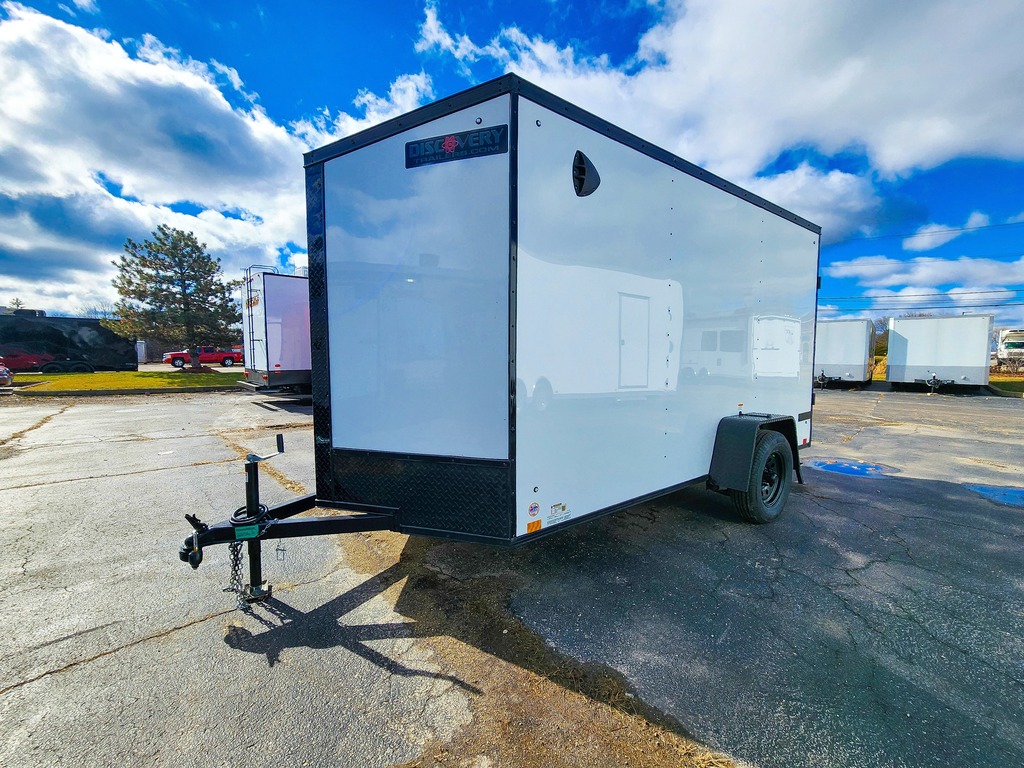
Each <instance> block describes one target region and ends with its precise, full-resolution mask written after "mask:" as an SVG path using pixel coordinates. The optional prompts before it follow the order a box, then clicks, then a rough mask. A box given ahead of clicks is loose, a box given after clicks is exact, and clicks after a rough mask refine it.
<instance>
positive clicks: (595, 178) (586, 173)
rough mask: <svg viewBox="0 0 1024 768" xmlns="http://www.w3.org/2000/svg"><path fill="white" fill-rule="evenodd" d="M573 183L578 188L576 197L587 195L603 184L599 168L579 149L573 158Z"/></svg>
mask: <svg viewBox="0 0 1024 768" xmlns="http://www.w3.org/2000/svg"><path fill="white" fill-rule="evenodd" d="M572 185H573V188H574V189H575V190H576V197H586V196H587V195H589V194H592V193H593V192H594V190H595V189H597V188H598V187H599V186H600V185H601V176H600V174H598V172H597V168H595V167H594V164H593V163H592V162H590V158H589V157H587V156H586V155H584V154H583V153H582V152H580V151H579V150H578V149H577V150H576V156H575V157H573V159H572Z"/></svg>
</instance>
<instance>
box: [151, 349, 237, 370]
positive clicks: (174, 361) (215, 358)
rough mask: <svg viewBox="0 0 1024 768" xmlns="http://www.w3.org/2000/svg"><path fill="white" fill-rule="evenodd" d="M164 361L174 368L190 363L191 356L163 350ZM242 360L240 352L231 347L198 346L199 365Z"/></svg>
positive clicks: (231, 363) (185, 353)
mask: <svg viewBox="0 0 1024 768" xmlns="http://www.w3.org/2000/svg"><path fill="white" fill-rule="evenodd" d="M164 362H165V363H170V364H171V365H173V366H174V367H175V368H184V367H185V366H186V365H191V364H192V356H191V355H190V354H189V353H188V352H186V351H181V352H165V353H164ZM241 362H242V353H241V352H238V351H236V350H233V349H221V348H220V347H199V364H200V365H223V366H232V365H234V364H235V363H241Z"/></svg>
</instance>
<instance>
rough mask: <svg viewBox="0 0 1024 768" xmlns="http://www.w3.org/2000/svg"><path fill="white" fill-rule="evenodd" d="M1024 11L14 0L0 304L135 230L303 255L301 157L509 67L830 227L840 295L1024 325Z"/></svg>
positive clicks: (944, 6)
mask: <svg viewBox="0 0 1024 768" xmlns="http://www.w3.org/2000/svg"><path fill="white" fill-rule="evenodd" d="M1021 39H1024V6H1022V5H1021V4H1020V3H1019V2H1009V1H1003V0H991V1H990V2H986V3H983V4H981V3H978V4H974V3H964V2H960V0H930V1H928V2H925V1H924V0H921V1H920V2H916V1H913V0H911V1H908V2H901V3H892V2H888V1H885V2H883V1H882V0H847V1H845V2H843V1H841V0H835V1H834V2H827V3H822V2H816V1H812V0H775V1H774V2H771V3H761V2H754V0H690V1H689V2H682V1H681V0H652V1H651V2H643V1H642V0H633V1H632V2H615V3H613V2H610V1H608V0H588V1H587V2H553V1H549V0H520V1H519V2H511V1H506V0H494V1H493V2H476V3H455V2H445V0H418V1H413V0H409V1H406V0H402V1H401V2H397V1H392V2H388V1H387V0H382V1H381V2H376V3H352V2H301V1H294V2H289V3H284V2H270V1H269V0H267V1H266V2H262V3H260V2H255V3H254V2H242V1H240V0H239V1H235V0H219V1H218V2H192V0H64V2H49V1H44V0H40V1H39V2H22V3H10V2H6V3H3V2H0V304H3V303H7V302H10V301H11V300H12V299H14V298H19V299H21V300H22V301H23V302H25V303H26V304H27V305H29V306H34V307H38V308H42V309H46V310H47V311H50V312H53V313H58V312H62V313H72V314H73V313H77V312H80V311H82V310H86V309H89V308H94V307H98V306H104V305H109V304H112V303H113V301H114V300H115V298H116V295H115V293H114V291H113V289H112V288H111V287H110V278H111V276H112V267H111V264H110V262H111V261H112V260H113V259H114V258H116V257H117V255H118V254H119V252H120V250H121V246H122V245H123V243H124V240H125V238H127V237H132V238H135V239H139V238H142V237H145V236H146V235H147V234H148V233H150V232H151V231H152V230H153V229H155V228H156V226H157V225H158V224H161V223H168V224H170V225H172V226H176V227H179V228H182V229H188V230H192V231H194V232H195V233H196V235H197V236H198V237H199V238H200V240H201V241H203V242H205V243H207V245H208V247H209V250H210V251H211V252H212V253H213V254H214V255H216V256H217V257H219V258H220V259H221V260H222V263H223V266H224V269H225V272H226V273H227V274H228V275H229V276H235V275H237V274H240V272H241V270H242V269H243V268H244V267H245V266H247V265H249V264H255V263H259V264H267V263H277V264H281V265H282V266H284V267H289V266H294V265H302V264H303V263H304V258H305V222H304V215H305V209H304V200H303V194H304V192H303V186H302V152H304V151H306V150H308V149H310V148H313V147H316V146H321V145H322V144H325V143H327V142H329V141H333V140H335V139H338V138H341V137H342V136H345V135H348V134H350V133H352V132H354V131H357V130H361V129H363V128H366V127H369V126H370V125H373V124H375V123H377V122H380V121H381V120H384V119H387V118H389V117H392V116H395V115H398V114H401V113H403V112H406V111H408V110H410V109H413V108H415V107H417V106H420V105H422V104H425V103H429V102H431V101H433V100H435V99H438V98H442V97H444V96H447V95H449V94H452V93H455V92H457V91H460V90H463V89H465V88H467V87H469V86H471V85H473V84H475V83H479V82H483V81H485V80H489V79H491V78H493V77H496V76H498V75H501V74H503V73H504V72H506V71H515V72H517V73H518V74H520V75H522V76H524V77H525V78H527V79H528V80H531V81H532V82H534V83H536V84H537V85H540V86H541V87H544V88H547V89H548V90H550V91H552V92H554V93H556V94H557V95H559V96H562V97H564V98H567V99H568V100H570V101H573V102H575V103H577V104H579V105H580V106H582V107H584V108H586V109H589V110H590V111H592V112H594V113H596V114H598V115H600V116H602V117H605V118H607V119H609V120H611V121H612V122H614V123H617V124H619V125H621V126H622V127H624V128H626V129H627V130H630V131H632V132H634V133H636V134H638V135H640V136H642V137H644V138H646V139H649V140H651V141H653V142H655V143H656V144H659V145H661V146H663V147H665V148H666V149H668V150H670V151H672V152H675V153H676V154H678V155H680V156H682V157H684V158H686V159H687V160H690V161H691V162H695V163H697V164H698V165H701V166H703V167H706V168H708V169H710V170H712V171H714V172H715V173H718V174H719V175H721V176H724V177H725V178H727V179H729V180H730V181H733V182H735V183H737V184H740V185H741V186H744V187H747V188H749V189H751V190H752V191H755V192H757V193H759V194H761V195H763V196H764V197H767V198H768V199H769V200H772V201H773V202H777V203H779V204H781V205H783V206H785V207H787V208H789V209H791V210H793V211H795V212H796V213H799V214H801V215H802V216H805V217H806V218H808V219H810V220H812V221H814V222H816V223H818V224H820V225H821V226H822V227H823V228H824V231H823V243H824V246H823V248H822V275H823V280H822V289H821V292H820V297H821V299H820V304H821V307H822V308H821V316H822V317H827V316H841V315H867V316H872V317H880V316H887V315H892V314H903V313H905V312H907V311H927V312H933V313H937V314H938V313H945V312H954V313H960V312H963V311H968V312H988V311H991V312H995V313H996V315H997V325H1001V326H1005V325H1015V326H1020V327H1024V306H1022V305H1024V131H1022V130H1021V129H1020V126H1021V125H1022V124H1024V56H1021V55H1020V53H1019V48H1020V40H1021Z"/></svg>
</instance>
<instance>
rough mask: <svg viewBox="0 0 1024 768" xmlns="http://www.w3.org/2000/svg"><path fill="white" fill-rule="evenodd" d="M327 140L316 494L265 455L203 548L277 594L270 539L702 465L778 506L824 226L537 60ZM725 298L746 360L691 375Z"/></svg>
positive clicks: (516, 538)
mask: <svg viewBox="0 0 1024 768" xmlns="http://www.w3.org/2000/svg"><path fill="white" fill-rule="evenodd" d="M305 161H306V162H305V165H306V191H307V225H308V252H309V298H310V322H311V337H312V385H313V427H314V445H315V448H314V452H315V470H316V493H315V494H312V495H310V496H307V497H303V498H300V499H297V500H295V501H293V502H290V503H288V504H285V505H282V506H279V507H276V508H270V509H268V508H266V507H263V506H261V505H260V503H259V492H258V485H257V469H256V468H257V465H258V462H259V461H261V460H262V457H259V456H250V457H249V459H248V463H247V475H248V485H247V495H246V506H245V507H243V508H241V509H239V510H238V511H237V512H236V514H235V516H234V517H233V518H232V519H231V520H226V521H224V522H221V523H217V524H215V525H210V526H207V525H206V524H205V523H202V522H200V521H199V520H197V519H195V518H194V517H192V518H190V522H191V523H192V525H193V528H194V529H195V532H194V534H193V535H191V536H189V537H188V538H187V539H186V540H185V542H184V544H183V546H182V547H181V552H180V555H181V558H182V559H183V560H186V561H188V562H190V563H191V564H192V565H193V566H198V564H199V562H200V561H201V559H202V551H203V548H204V547H206V546H209V545H211V544H221V543H233V544H234V547H235V553H234V554H235V557H234V558H233V562H234V563H235V565H236V569H237V564H238V562H239V560H238V557H239V556H240V552H239V550H240V546H241V542H243V541H245V542H247V546H248V548H249V554H250V585H249V586H248V587H247V588H246V589H245V597H246V599H255V598H258V597H260V596H262V595H265V594H266V590H265V589H264V588H263V586H262V572H261V571H260V570H259V546H260V544H259V542H260V539H261V537H268V538H279V537H280V538H283V537H292V536H308V535H319V534H328V533H341V532H348V531H365V530H374V529H378V530H385V529H387V530H394V531H400V532H402V533H408V534H415V535H424V536H432V537H438V538H444V539H455V540H462V541H473V542H480V543H485V544H494V545H515V544H521V543H523V542H528V541H532V540H535V539H538V538H540V537H543V536H545V535H548V534H551V533H554V532H556V531H560V530H562V529H564V528H566V527H568V526H571V525H573V524H576V523H579V522H581V521H584V520H588V519H592V518H595V517H597V516H599V515H604V514H607V513H610V512H614V511H616V510H621V509H624V508H627V507H630V506H632V505H635V504H638V503H641V502H644V501H647V500H650V499H653V498H657V497H659V496H663V495H665V494H669V493H672V492H674V491H676V490H678V489H680V488H683V487H686V486H689V485H693V484H698V483H700V484H704V485H706V486H707V487H708V488H709V489H711V490H714V491H718V492H721V493H724V494H726V495H729V496H731V497H732V499H733V500H734V501H735V504H736V506H737V508H738V510H739V512H740V513H741V514H742V515H743V516H744V517H746V518H748V519H750V520H752V521H755V522H767V521H769V520H772V519H774V518H775V517H776V516H777V515H778V514H779V512H780V511H781V509H782V507H783V505H784V504H785V502H786V498H787V496H788V494H789V490H790V487H791V483H792V478H793V475H794V473H795V474H796V476H797V479H798V480H800V479H801V478H800V467H799V461H798V451H799V449H800V448H801V447H803V446H806V445H807V444H808V443H809V442H810V437H811V402H812V395H813V386H814V384H813V370H812V350H813V344H814V341H813V339H814V317H815V306H816V298H817V282H818V280H817V274H818V273H817V270H818V249H819V234H820V228H819V227H817V226H815V225H814V224H811V223H810V222H808V221H806V220H804V219H802V218H800V217H799V216H797V215H795V214H793V213H790V212H789V211H786V210H784V209H782V208H780V207H779V206H777V205H774V204H772V203H770V202H768V201H766V200H764V199H762V198H759V197H757V196H756V195H753V194H751V193H750V192H747V191H745V190H743V189H741V188H739V187H737V186H735V185H733V184H730V183H729V182H726V181H724V180H722V179H720V178H718V177H716V176H714V175H713V174H711V173H709V172H707V171H705V170H703V169H701V168H698V167H697V166H694V165H692V164H690V163H688V162H686V161H685V160H682V159H680V158H678V157H676V156H674V155H672V154H670V153H669V152H666V151H665V150H662V149H659V148H658V147H656V146H654V145H652V144H649V143H647V142H645V141H643V140H642V139H639V138H637V137H636V136H633V135H631V134H629V133H627V132H625V131H623V130H622V129H620V128H617V127H616V126H614V125H612V124H611V123H608V122H605V121H604V120H601V119H600V118H597V117H595V116H594V115H592V114H589V113H587V112H585V111H583V110H582V109H580V108H578V107H576V106H574V105H573V104H570V103H569V102H567V101H564V100H562V99H560V98H557V97H555V96H553V95H551V94H550V93H547V92H545V91H543V90H541V89H540V88H537V87H536V86H533V85H531V84H530V83H528V82H526V81H524V80H522V79H521V78H519V77H517V76H515V75H507V76H505V77H502V78H499V79H497V80H494V81H492V82H489V83H486V84H484V85H480V86H477V87H475V88H472V89H470V90H468V91H465V92H463V93H460V94H458V95H456V96H453V97H451V98H448V99H444V100H442V101H439V102H436V103H434V104H431V105H429V106H426V107H422V108H420V109H417V110H415V111H414V112H411V113H409V114H407V115H404V116H402V117H398V118H395V119H393V120H390V121H388V122H386V123H383V124H381V125H378V126H376V127H374V128H370V129H368V130H366V131H363V132H362V133H359V134H356V135H354V136H351V137H349V138H346V139H343V140H341V141H338V142H336V143H334V144H331V145H329V146H326V147H323V148H321V149H317V150H315V151H312V152H310V153H308V154H307V155H306V156H305ZM723 317H728V318H729V322H728V327H727V330H728V331H729V337H728V346H729V349H730V350H734V351H730V353H729V354H733V355H736V359H737V362H736V365H742V370H743V374H742V375H736V376H722V377H713V376H705V377H700V376H690V375H687V376H684V375H682V374H681V360H682V358H681V354H680V350H681V349H682V344H683V339H684V338H685V336H686V334H687V328H688V326H690V325H691V324H692V325H694V326H695V327H701V326H703V327H705V328H707V327H708V323H709V321H708V319H709V318H711V319H712V321H713V323H718V322H719V319H720V318H723ZM724 327H725V326H723V328H724ZM801 482H802V480H801ZM313 507H317V508H323V509H326V510H334V511H335V514H333V515H332V516H327V517H318V518H305V517H303V518H295V517H293V515H295V514H297V513H298V512H302V511H305V510H308V509H311V508H313Z"/></svg>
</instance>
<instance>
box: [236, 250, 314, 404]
mask: <svg viewBox="0 0 1024 768" xmlns="http://www.w3.org/2000/svg"><path fill="white" fill-rule="evenodd" d="M242 346H243V352H244V355H245V381H243V382H240V383H241V384H243V385H245V386H246V387H249V388H250V389H254V390H257V391H262V390H268V391H275V392H297V393H302V394H308V393H309V392H311V391H312V389H311V384H310V343H309V280H308V279H307V278H306V277H302V276H299V275H282V274H278V273H277V272H276V271H275V270H273V268H270V267H266V268H264V267H250V268H249V269H247V270H246V271H245V278H244V280H243V283H242Z"/></svg>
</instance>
